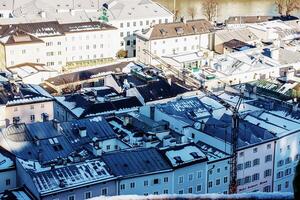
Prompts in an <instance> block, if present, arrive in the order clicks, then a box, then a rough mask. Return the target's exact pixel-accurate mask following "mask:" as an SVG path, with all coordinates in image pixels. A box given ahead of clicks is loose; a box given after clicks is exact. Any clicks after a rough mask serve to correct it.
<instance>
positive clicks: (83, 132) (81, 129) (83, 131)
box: [78, 126, 86, 138]
mask: <svg viewBox="0 0 300 200" xmlns="http://www.w3.org/2000/svg"><path fill="white" fill-rule="evenodd" d="M78 129H79V135H80V137H82V138H83V137H86V127H85V126H81V127H79V128H78Z"/></svg>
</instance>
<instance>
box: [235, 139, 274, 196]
mask: <svg viewBox="0 0 300 200" xmlns="http://www.w3.org/2000/svg"><path fill="white" fill-rule="evenodd" d="M274 148H275V142H274V141H271V142H267V143H264V144H260V145H255V146H253V147H249V148H246V149H243V150H239V151H238V160H237V164H238V166H239V165H241V166H243V167H242V169H240V170H238V173H237V178H238V182H239V179H240V180H241V184H238V185H239V186H238V190H237V191H238V193H244V192H254V191H260V192H271V191H272V188H273V163H274ZM268 155H270V156H271V160H269V161H267V160H266V157H267V156H268ZM255 159H259V160H260V161H259V164H257V165H255V166H254V162H255V161H254V160H255ZM247 162H248V163H251V164H250V166H248V167H246V165H247ZM266 170H271V173H270V174H269V175H268V176H266V174H265V173H266ZM254 174H259V178H258V179H257V180H256V179H254V177H253V176H254ZM247 177H249V179H248V178H247ZM246 179H248V180H250V181H249V182H248V181H247V182H248V183H246Z"/></svg>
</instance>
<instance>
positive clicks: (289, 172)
mask: <svg viewBox="0 0 300 200" xmlns="http://www.w3.org/2000/svg"><path fill="white" fill-rule="evenodd" d="M291 173H292V169H291V168H288V169H286V170H285V172H284V175H286V176H288V175H290V174H291Z"/></svg>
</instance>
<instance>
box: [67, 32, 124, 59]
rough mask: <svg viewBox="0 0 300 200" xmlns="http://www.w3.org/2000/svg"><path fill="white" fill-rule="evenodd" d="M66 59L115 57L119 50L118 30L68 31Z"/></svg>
mask: <svg viewBox="0 0 300 200" xmlns="http://www.w3.org/2000/svg"><path fill="white" fill-rule="evenodd" d="M65 40H66V46H65V49H66V61H67V62H74V61H83V60H94V59H101V58H115V57H116V54H117V51H118V50H119V48H118V47H119V37H118V30H117V29H113V30H106V31H85V32H74V33H67V34H66V37H65Z"/></svg>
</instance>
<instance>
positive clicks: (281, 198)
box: [91, 192, 294, 200]
mask: <svg viewBox="0 0 300 200" xmlns="http://www.w3.org/2000/svg"><path fill="white" fill-rule="evenodd" d="M293 198H294V196H293V193H289V192H274V193H263V192H255V193H245V194H234V195H225V194H200V195H194V194H185V195H177V194H174V195H149V196H138V195H122V196H113V197H95V198H92V199H91V200H127V199H128V200H142V199H181V200H182V199H197V200H201V199H203V200H204V199H205V200H210V199H231V200H233V199H268V200H271V199H274V200H276V199H278V200H286V199H293Z"/></svg>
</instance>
